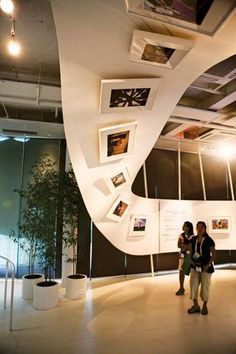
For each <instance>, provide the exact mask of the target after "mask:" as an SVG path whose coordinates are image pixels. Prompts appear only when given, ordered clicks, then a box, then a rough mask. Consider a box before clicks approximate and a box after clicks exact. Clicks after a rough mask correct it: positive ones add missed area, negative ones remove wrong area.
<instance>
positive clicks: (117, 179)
mask: <svg viewBox="0 0 236 354" xmlns="http://www.w3.org/2000/svg"><path fill="white" fill-rule="evenodd" d="M111 182H112V183H113V185H114V187H115V188H117V187H119V186H121V185H122V184H123V183H126V179H125V176H124V173H123V172H121V173H119V174H118V175H116V176H114V177H112V178H111Z"/></svg>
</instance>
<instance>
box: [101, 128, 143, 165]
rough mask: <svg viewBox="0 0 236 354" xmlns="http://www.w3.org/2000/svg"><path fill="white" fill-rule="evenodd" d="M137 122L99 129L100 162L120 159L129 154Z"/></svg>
mask: <svg viewBox="0 0 236 354" xmlns="http://www.w3.org/2000/svg"><path fill="white" fill-rule="evenodd" d="M136 126H137V122H129V123H124V124H119V125H115V126H112V127H106V128H101V129H99V155H100V162H108V161H113V160H117V159H120V158H122V157H124V156H126V155H129V154H131V152H132V150H133V146H134V138H135V132H136Z"/></svg>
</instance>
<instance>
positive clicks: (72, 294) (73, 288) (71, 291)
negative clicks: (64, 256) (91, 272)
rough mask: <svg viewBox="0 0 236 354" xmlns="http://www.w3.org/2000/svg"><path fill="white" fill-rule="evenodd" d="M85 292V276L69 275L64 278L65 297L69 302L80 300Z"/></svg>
mask: <svg viewBox="0 0 236 354" xmlns="http://www.w3.org/2000/svg"><path fill="white" fill-rule="evenodd" d="M86 292H87V276H86V275H85V274H75V275H69V276H68V277H67V278H66V292H65V297H66V298H67V299H70V300H77V299H82V298H84V297H85V296H86Z"/></svg>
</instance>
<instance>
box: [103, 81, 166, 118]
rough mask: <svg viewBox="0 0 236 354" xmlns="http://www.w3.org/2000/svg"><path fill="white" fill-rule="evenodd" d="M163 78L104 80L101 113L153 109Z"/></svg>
mask: <svg viewBox="0 0 236 354" xmlns="http://www.w3.org/2000/svg"><path fill="white" fill-rule="evenodd" d="M160 84H161V79H159V78H150V79H123V80H102V81H101V93H100V105H99V112H100V113H114V112H130V111H131V112H132V111H137V110H151V109H152V106H153V103H154V101H155V99H156V96H157V93H158V90H159V87H160Z"/></svg>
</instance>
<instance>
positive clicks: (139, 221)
mask: <svg viewBox="0 0 236 354" xmlns="http://www.w3.org/2000/svg"><path fill="white" fill-rule="evenodd" d="M147 224H148V216H147V215H132V216H131V220H130V228H129V236H131V237H133V236H145V233H146V229H147Z"/></svg>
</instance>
